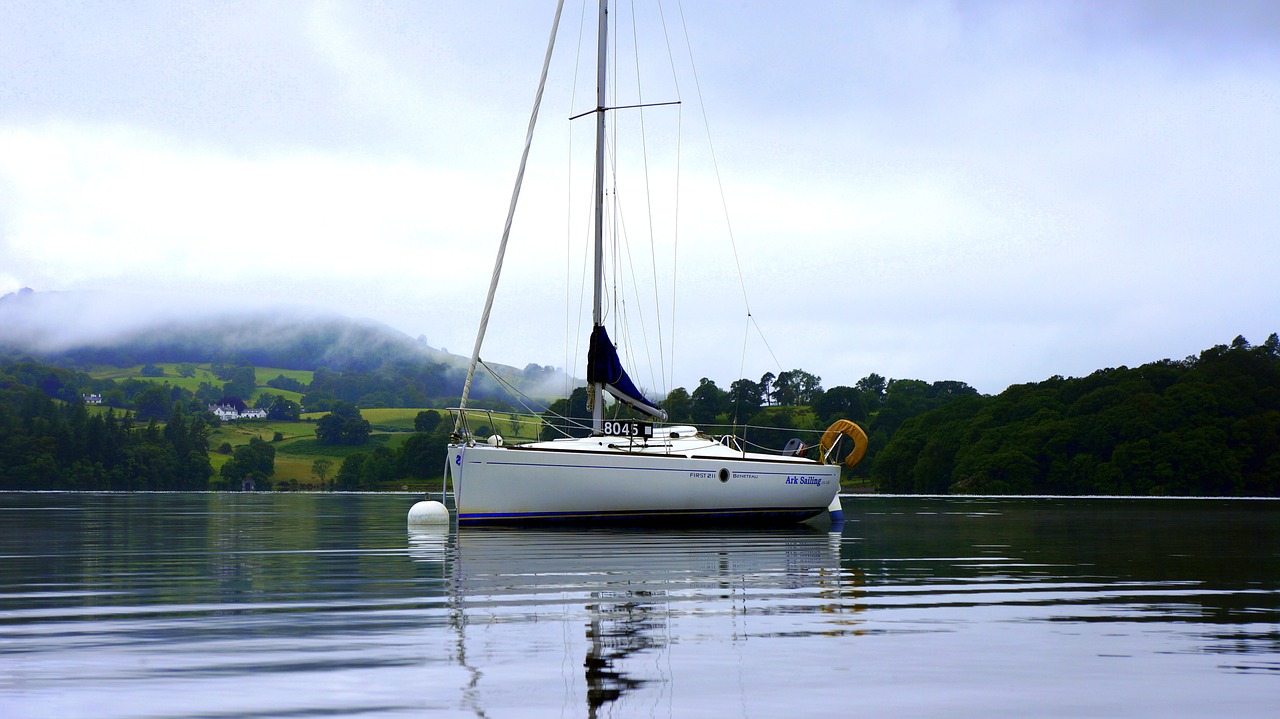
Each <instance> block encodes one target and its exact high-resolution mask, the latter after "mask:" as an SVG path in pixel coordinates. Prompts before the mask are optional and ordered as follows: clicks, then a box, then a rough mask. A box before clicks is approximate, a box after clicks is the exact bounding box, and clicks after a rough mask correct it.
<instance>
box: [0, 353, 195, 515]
mask: <svg viewBox="0 0 1280 719" xmlns="http://www.w3.org/2000/svg"><path fill="white" fill-rule="evenodd" d="M208 432H209V428H208V425H207V424H206V423H205V421H204V418H203V417H201V416H199V415H196V416H188V415H187V414H186V413H185V412H184V411H183V409H182V406H181V405H180V404H178V405H174V406H173V407H172V413H171V414H170V415H169V417H168V418H167V421H166V422H165V424H164V426H163V427H161V426H159V425H158V424H157V423H156V422H155V421H151V422H148V423H147V424H145V425H138V424H136V423H135V422H134V417H133V415H131V414H129V413H124V414H117V413H116V412H115V411H114V410H107V411H106V412H105V413H90V412H89V411H88V409H87V408H86V407H85V406H84V404H83V403H82V402H79V401H76V402H74V403H65V402H55V401H54V400H53V399H51V398H50V397H49V396H48V395H47V394H46V393H45V392H44V391H42V390H40V389H38V388H34V387H28V386H24V385H21V384H18V383H16V382H14V381H13V379H12V377H11V376H10V377H3V376H0V489H5V490H49V489H61V490H89V489H92V490H120V491H125V490H128V491H135V490H202V489H207V488H209V479H210V477H211V476H212V475H213V470H212V468H211V466H210V464H209V446H208Z"/></svg>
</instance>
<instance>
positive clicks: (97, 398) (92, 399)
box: [84, 394, 102, 404]
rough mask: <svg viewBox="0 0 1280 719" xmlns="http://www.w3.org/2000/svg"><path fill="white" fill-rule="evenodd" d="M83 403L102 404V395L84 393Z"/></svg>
mask: <svg viewBox="0 0 1280 719" xmlns="http://www.w3.org/2000/svg"><path fill="white" fill-rule="evenodd" d="M84 403H85V404H102V395H100V394H86V395H84Z"/></svg>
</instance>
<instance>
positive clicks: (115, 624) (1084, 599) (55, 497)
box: [0, 493, 1280, 719]
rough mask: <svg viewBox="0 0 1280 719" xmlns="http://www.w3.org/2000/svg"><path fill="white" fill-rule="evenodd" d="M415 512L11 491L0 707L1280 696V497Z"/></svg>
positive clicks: (1053, 703) (1206, 712)
mask: <svg viewBox="0 0 1280 719" xmlns="http://www.w3.org/2000/svg"><path fill="white" fill-rule="evenodd" d="M412 501H413V498H410V497H408V496H400V497H396V496H385V495H268V494H263V495H217V494H170V495H124V494H121V495H99V494H37V495H19V494H3V493H0V562H3V563H4V564H3V568H4V571H3V572H0V716H3V717H8V716H90V715H91V716H95V717H98V718H99V719H111V718H114V717H140V716H145V717H148V719H162V718H166V717H191V716H204V717H267V716H279V717H284V716H362V717H409V716H423V715H431V716H437V715H448V716H486V717H498V716H519V717H522V718H524V717H531V716H533V717H536V716H547V717H576V716H593V715H595V716H606V715H611V716H633V715H642V716H645V715H648V716H653V715H665V716H707V715H726V714H727V715H736V716H754V717H762V716H790V715H804V716H808V715H816V714H821V713H836V714H841V713H849V708H850V706H851V705H850V702H851V701H852V700H854V699H856V702H857V704H856V706H857V708H858V710H859V711H860V713H869V714H887V715H891V716H940V715H956V714H959V715H964V716H1019V715H1026V714H1037V715H1053V716H1063V717H1067V716H1130V717H1164V716H1172V715H1179V716H1221V715H1224V714H1225V715H1243V716H1256V715H1261V714H1265V713H1266V712H1267V711H1270V710H1271V709H1273V705H1274V697H1275V691H1276V687H1277V685H1276V683H1275V682H1276V681H1280V502H1232V501H1218V500H1203V501H1200V500H1196V501H1193V500H1183V501H1171V500H1133V499H1131V500H1089V499H1072V500H1057V499H1052V498H1043V499H974V498H918V497H917V498H886V497H874V498H854V499H851V500H850V501H847V502H846V512H847V514H848V517H849V521H848V522H846V524H845V526H844V529H843V532H842V533H841V534H828V533H826V532H823V531H815V530H813V529H809V528H806V527H803V526H801V527H794V528H787V529H782V530H774V531H748V532H734V531H727V530H705V531H699V530H681V531H625V530H586V529H562V530H552V531H537V530H517V529H512V530H504V529H498V528H491V529H480V528H475V529H471V528H468V529H464V530H462V531H460V532H459V531H455V530H451V529H448V528H446V529H444V530H443V531H435V532H431V531H413V532H408V533H406V526H405V521H404V514H405V511H406V510H407V507H408V506H409V505H410V504H411V503H412Z"/></svg>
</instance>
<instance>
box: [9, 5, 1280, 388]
mask: <svg viewBox="0 0 1280 719" xmlns="http://www.w3.org/2000/svg"><path fill="white" fill-rule="evenodd" d="M553 10H554V3H552V2H546V3H542V2H539V3H532V2H514V1H513V2H496V1H483V0H482V1H477V0H467V1H465V2H461V1H460V2H428V1H423V2H341V1H333V2H261V1H256V2H201V3H184V2H169V1H165V2H119V3H110V2H108V3H103V2H76V1H74V0H73V1H70V2H51V1H49V0H36V1H34V2H22V1H21V0H7V1H6V2H3V3H0V294H3V293H6V292H12V291H14V290H17V289H18V288H21V287H32V288H34V289H36V290H37V291H53V290H126V289H128V290H133V291H145V292H148V293H173V294H177V295H181V296H182V297H184V298H186V299H187V301H194V300H199V301H200V302H204V301H205V300H207V301H208V302H209V303H210V304H213V305H217V304H221V303H228V304H229V303H235V304H237V305H240V304H243V303H245V302H246V301H247V300H248V301H251V302H253V303H258V304H262V305H270V304H273V303H280V302H288V303H292V304H306V305H315V306H318V307H323V308H328V309H332V310H336V311H338V312H341V313H343V314H346V315H350V316H355V317H367V318H372V319H376V320H380V321H383V322H385V323H387V324H389V325H391V326H392V327H395V328H397V329H400V330H402V331H404V332H406V333H408V334H410V335H413V336H418V335H425V336H426V338H427V340H428V341H429V342H430V343H431V344H432V345H433V346H435V347H444V348H447V349H449V350H450V351H452V352H455V353H459V354H467V353H469V351H470V347H471V344H472V342H473V339H474V333H475V328H476V323H477V321H478V318H479V314H480V309H481V306H482V302H483V298H484V292H485V289H486V287H487V285H488V281H489V276H490V274H491V271H492V263H493V257H494V252H495V250H496V247H497V243H498V240H499V238H500V237H501V233H502V226H503V220H504V216H505V212H506V207H507V203H508V201H509V194H510V189H511V185H512V182H513V180H514V176H515V171H516V167H517V162H518V160H519V154H520V149H521V146H522V143H523V139H524V132H525V126H526V124H527V121H528V113H529V109H530V106H531V103H532V99H533V93H534V90H535V88H536V85H537V77H538V72H539V69H540V66H541V62H542V55H543V51H544V49H545V46H546V42H547V36H548V32H549V30H550V26H551V18H552V13H553ZM663 10H664V14H665V17H666V22H667V26H668V31H669V32H670V33H671V36H672V43H674V45H675V46H676V47H677V51H676V52H675V54H676V55H677V56H680V55H681V54H682V53H684V54H686V55H687V52H685V51H684V50H682V49H679V48H681V47H682V46H683V43H684V36H685V33H686V32H687V36H688V42H689V46H690V47H691V48H692V57H693V62H694V65H695V66H696V68H697V81H696V84H695V83H694V82H692V81H682V82H681V86H680V88H679V91H678V92H679V96H680V99H681V100H682V102H683V103H684V104H682V105H681V106H680V108H679V109H677V110H668V111H663V110H660V109H658V108H653V109H650V110H647V111H646V112H645V115H644V120H645V122H646V126H648V123H650V122H652V123H653V124H654V127H656V126H657V124H658V121H659V120H663V119H666V120H670V119H671V118H673V117H678V118H680V119H679V122H680V128H681V132H682V133H684V134H682V135H681V137H682V138H683V137H684V136H685V134H687V135H688V137H689V138H692V139H701V138H703V137H705V135H706V128H709V129H710V136H711V139H712V141H713V143H714V149H715V159H716V161H717V165H716V166H712V169H710V170H708V169H705V168H706V167H708V166H709V165H707V164H706V163H704V165H703V166H702V168H703V169H698V166H697V165H696V163H694V162H692V161H691V162H690V164H689V165H688V166H687V168H686V169H684V170H682V175H681V178H682V179H681V182H682V183H685V186H686V187H687V188H688V189H689V190H690V191H691V196H692V195H693V194H694V192H695V191H698V190H707V189H708V188H715V187H717V186H721V187H723V196H724V200H723V205H722V204H721V200H720V199H719V194H718V192H717V193H710V196H709V199H706V200H703V199H690V197H686V196H685V195H682V199H681V206H680V213H681V218H682V222H689V223H690V227H691V228H692V229H683V230H681V236H680V250H679V252H680V255H679V259H678V263H677V265H676V266H677V268H678V278H679V279H680V280H687V281H688V284H687V285H684V284H678V285H677V287H678V290H677V294H675V295H673V296H674V297H676V300H675V308H676V309H675V317H674V320H672V319H671V317H670V316H669V315H668V316H666V317H665V318H664V319H663V320H662V322H663V326H662V328H661V329H662V331H663V332H667V333H669V332H670V331H671V330H672V329H673V326H674V332H675V337H674V341H672V340H670V339H667V340H664V341H663V345H662V346H661V349H657V348H656V340H653V339H652V338H651V343H653V344H654V345H655V349H651V350H650V351H649V353H648V354H647V355H646V356H647V357H650V359H649V360H647V361H646V362H645V364H656V365H659V369H657V370H653V369H643V368H642V369H640V370H639V371H637V372H636V373H635V374H637V375H638V376H637V379H638V381H639V382H640V383H641V384H643V385H645V386H648V387H650V388H654V387H655V386H657V389H658V390H659V391H662V390H666V389H669V388H670V387H671V386H685V387H689V388H692V387H694V386H696V385H697V382H698V379H699V378H700V377H710V378H712V379H714V380H716V381H717V383H718V384H720V385H721V386H722V387H727V386H728V384H729V383H730V382H731V381H732V380H733V379H735V378H737V377H740V376H745V377H748V378H752V379H755V378H758V377H759V376H760V375H761V374H763V373H764V372H766V371H772V372H775V373H776V372H777V371H778V370H779V368H780V366H781V369H791V368H796V367H798V368H803V369H805V370H808V371H810V372H812V373H814V374H817V375H820V376H821V377H822V379H823V385H824V386H826V387H831V386H835V385H840V384H849V385H851V384H853V383H854V382H856V381H857V380H858V379H859V378H861V377H863V376H865V375H867V374H868V373H871V372H877V373H880V374H882V375H885V376H887V377H895V378H902V377H907V378H918V379H923V380H927V381H935V380H944V379H957V380H962V381H966V382H968V383H970V384H972V385H973V386H975V387H977V388H978V389H979V390H981V391H983V392H988V393H995V392H999V391H1001V390H1003V389H1004V388H1005V387H1007V386H1008V385H1010V384H1014V383H1021V382H1031V381H1039V380H1042V379H1045V378H1047V377H1050V376H1052V375H1064V376H1079V375H1084V374H1088V373H1089V372H1091V371H1093V370H1094V369H1097V368H1099V367H1109V366H1118V365H1122V364H1123V365H1136V364H1141V363H1143V362H1148V361H1152V360H1156V359H1161V358H1165V357H1172V358H1181V357H1184V356H1186V355H1188V354H1193V353H1196V352H1198V351H1199V350H1201V349H1203V348H1205V347H1208V346H1212V345H1214V344H1219V343H1226V342H1230V341H1231V339H1232V338H1233V337H1235V336H1236V335H1237V334H1243V335H1245V336H1246V337H1247V338H1248V339H1249V340H1251V341H1253V342H1255V343H1260V342H1262V341H1263V340H1264V339H1265V338H1266V336H1267V335H1268V334H1270V333H1271V332H1273V331H1278V330H1280V312H1278V311H1277V308H1280V280H1278V278H1280V4H1276V3H1274V2H1212V3H1210V2H1171V1H1167V0H1155V1H1152V2H1117V1H1107V2H1087V1H1083V0H1072V1H1069V2H1034V1H1026V2H805V1H803V0H800V1H798V2H787V3H778V2H763V1H761V2H753V1H741V0H740V1H737V2H697V3H693V2H691V3H688V6H687V7H684V8H683V9H681V8H680V6H679V5H678V4H677V3H676V2H675V0H666V1H665V2H664V4H663ZM565 12H566V15H565V20H564V25H563V29H562V32H561V36H560V40H559V50H560V51H562V52H563V56H562V58H563V59H557V61H556V64H555V65H554V66H553V70H552V71H553V74H554V73H556V72H557V71H560V73H561V74H563V75H566V76H568V77H570V79H571V77H572V75H571V73H572V72H573V68H574V67H575V55H576V53H577V52H578V45H579V39H578V38H579V25H580V23H579V13H580V8H579V7H578V3H569V7H567V8H566V11H565ZM642 12H646V13H648V12H649V11H642V10H639V9H637V10H636V14H637V15H640V14H641V13H642ZM618 14H619V16H625V17H630V15H631V10H630V7H629V6H628V5H623V7H622V8H620V9H619V11H618ZM681 14H683V24H682V23H681ZM649 15H652V13H649ZM639 22H640V24H641V25H645V24H646V22H650V21H639ZM652 42H653V44H652V46H650V45H649V44H646V45H645V46H644V50H643V53H641V54H644V53H647V52H648V51H649V50H650V49H652V48H657V47H663V48H664V49H663V50H662V57H661V58H660V59H659V62H660V64H661V63H667V62H668V61H667V59H666V57H665V53H666V51H665V45H664V44H665V42H666V41H665V40H662V39H658V40H654V41H652ZM585 46H586V50H584V52H593V51H594V50H593V48H592V47H591V43H590V42H587V43H585ZM628 52H631V51H630V50H628ZM633 54H634V53H633ZM655 54H657V53H655ZM645 57H647V55H645ZM588 64H589V63H588ZM668 72H669V71H668ZM620 74H625V72H624V71H620ZM556 82H557V80H555V79H554V78H553V89H551V90H549V91H548V92H549V94H548V98H547V100H546V104H545V105H544V109H543V114H542V125H541V127H542V128H546V129H547V132H558V131H559V130H561V129H563V127H564V126H567V125H569V123H568V122H566V120H567V118H568V117H569V115H571V114H574V113H576V112H580V111H583V110H586V109H589V107H590V105H591V104H592V102H591V99H590V97H589V90H588V91H587V92H586V93H585V94H584V93H583V91H581V90H580V91H579V94H578V95H577V96H573V95H571V94H570V91H569V83H568V82H565V81H559V82H560V84H559V85H556V84H554V83H556ZM579 85H580V86H581V85H582V82H581V80H580V81H579ZM652 87H653V89H652V90H648V89H646V90H645V91H644V93H645V94H644V97H643V99H644V100H645V101H648V102H655V101H661V100H667V99H673V98H672V97H671V93H674V92H676V91H675V90H669V89H667V88H665V87H663V86H661V85H658V84H655V85H654V86H652ZM621 94H622V91H620V95H621ZM699 95H700V97H701V103H698V102H697V101H698V99H699ZM630 97H631V96H630V95H627V96H626V97H625V98H623V99H620V100H619V102H622V101H623V100H624V99H630ZM699 104H701V105H702V106H705V115H704V111H703V110H702V109H701V107H695V106H697V105H699ZM636 117H638V115H635V114H634V113H633V116H632V121H634V119H635V118H636ZM704 118H705V119H704ZM584 122H589V120H588V121H583V120H579V121H577V122H576V123H573V124H574V125H575V129H574V132H575V135H574V139H573V143H574V147H575V148H576V147H579V146H586V143H588V142H589V133H588V130H589V129H590V128H589V125H585V124H583V123H584ZM619 122H623V120H620V121H619ZM657 132H658V133H659V136H658V138H657V139H656V140H654V145H653V146H652V148H651V151H652V152H653V153H654V155H653V158H652V160H651V161H652V163H653V165H654V168H655V169H658V170H661V169H663V167H664V163H665V162H666V161H665V160H664V159H663V156H662V154H661V153H662V151H663V149H664V146H663V143H662V138H663V136H662V135H661V134H660V133H661V132H663V131H657ZM670 137H671V136H670V135H668V136H666V138H667V139H668V140H669V139H670ZM538 138H539V139H536V140H535V153H534V156H533V158H532V160H531V169H530V173H531V174H530V177H529V179H527V180H526V183H527V184H526V195H525V197H524V199H522V205H521V210H520V212H519V214H518V215H517V217H516V226H515V228H514V230H513V234H512V247H513V249H512V255H511V256H510V257H509V259H508V264H507V267H506V269H505V270H504V278H503V284H502V286H501V288H500V290H499V300H498V303H497V306H496V308H495V320H494V324H493V326H492V328H491V330H490V339H489V340H488V341H487V342H486V345H485V351H484V352H483V353H482V354H483V356H484V357H485V358H486V359H488V360H491V361H495V362H502V363H507V364H515V365H518V366H523V365H524V364H526V363H529V362H536V363H539V364H549V365H555V366H557V367H563V366H565V365H566V364H568V365H570V369H571V370H572V371H574V372H575V373H576V374H579V375H581V374H582V373H583V369H582V368H581V367H576V366H573V365H574V364H575V362H576V361H575V360H572V359H567V357H568V356H569V355H571V354H572V353H573V351H574V349H573V342H566V339H565V337H566V325H567V321H566V289H565V285H564V280H563V278H564V276H565V274H566V268H567V273H568V274H570V275H574V276H575V277H576V273H577V272H578V269H577V268H579V265H577V264H575V263H577V262H579V261H580V259H579V258H577V256H576V255H574V254H573V253H572V251H569V254H570V257H569V259H566V252H567V250H566V245H565V243H566V240H565V230H564V225H565V224H566V223H568V224H571V225H574V226H575V228H576V226H577V225H578V224H581V223H579V222H578V221H577V219H576V216H574V217H575V218H574V219H572V220H566V216H567V215H568V214H570V213H569V212H567V211H566V208H565V207H564V206H563V200H560V199H557V198H556V197H554V195H555V192H553V190H554V189H557V188H563V187H564V186H565V184H566V182H565V180H564V179H563V176H564V174H565V172H566V168H567V166H568V163H567V157H568V153H567V152H566V151H565V150H564V148H565V147H566V146H565V145H564V144H563V143H564V141H563V140H547V141H544V140H542V139H541V138H542V135H539V136H538ZM681 142H682V146H683V144H684V140H683V139H682V141H681ZM690 144H692V142H691V143H690ZM540 164H542V165H547V166H549V167H550V170H548V174H546V175H539V174H537V173H538V172H539V171H540V170H539V167H538V166H539V165H540ZM715 167H718V170H719V178H718V182H717V179H716V175H715V172H714V169H715ZM588 172H589V169H588V168H582V169H575V170H573V173H575V177H578V178H582V177H586V176H587V173H588ZM539 178H549V179H539ZM651 182H655V183H657V184H661V183H662V182H663V181H661V180H656V181H651ZM582 201H584V200H581V199H575V202H582ZM655 212H657V213H658V216H659V218H661V217H662V215H661V211H655ZM637 214H639V213H633V214H629V215H628V216H627V219H626V223H627V228H628V232H629V233H631V234H633V235H639V234H641V232H640V231H639V230H638V229H637V228H638V227H639V226H640V225H641V224H643V223H642V222H641V221H640V218H638V217H637V216H636V215H637ZM726 215H727V217H728V218H729V221H730V227H731V228H732V245H730V244H728V242H727V240H726V239H725V238H726V237H727V231H726V232H725V233H720V235H722V236H717V232H715V231H713V230H710V229H708V228H710V226H711V224H712V221H713V220H720V221H723V219H724V217H725V216H726ZM659 224H660V219H659ZM646 232H647V231H646ZM659 234H661V232H659ZM704 238H705V239H706V240H707V243H706V245H707V246H706V247H703V246H701V245H700V244H699V241H700V240H702V239H704ZM633 239H634V238H633ZM665 241H666V240H665V239H659V240H656V241H655V242H656V243H657V244H659V245H662V244H663V243H664V242H665ZM645 242H647V240H646V241H645ZM717 243H718V244H717ZM734 247H736V251H737V260H736V261H735V259H734V254H733V248H734ZM653 264H657V265H659V272H660V273H661V272H662V271H663V270H664V269H665V268H666V267H668V266H669V265H670V263H669V261H667V260H657V261H656V262H653ZM649 266H650V260H647V259H645V260H643V261H641V262H638V263H637V267H638V268H639V269H647V268H648V267H649ZM739 266H740V267H741V273H742V274H741V276H742V278H743V280H744V283H745V286H746V296H747V298H748V301H749V306H750V310H751V313H752V319H753V320H754V325H748V323H747V321H746V319H745V316H746V312H745V310H744V309H743V291H742V289H741V285H740V283H739V279H738V278H739V274H738V267H739ZM660 287H663V286H660ZM667 292H668V291H667V290H665V289H660V292H659V293H660V295H665V294H666V293H667ZM576 293H577V290H576V289H575V290H571V291H569V292H568V295H569V296H570V297H571V298H572V299H570V300H569V301H568V305H569V306H570V308H571V309H569V310H568V311H567V312H568V316H569V317H571V318H572V319H573V320H575V321H576V318H577V314H576V313H577V308H578V306H579V305H578V301H577V297H578V294H576ZM664 301H665V300H664ZM166 303H167V300H164V299H161V298H158V299H156V304H157V306H161V305H165V304H166ZM131 311H132V310H131ZM663 311H667V312H669V311H670V308H669V307H668V308H667V309H666V310H663ZM756 326H758V328H759V330H760V332H757V331H756ZM749 328H750V331H748V329H749ZM644 331H645V333H646V334H651V335H656V334H657V333H658V328H657V327H656V326H647V327H646V328H645V330H644ZM573 334H576V331H575V332H574V333H573ZM632 334H638V331H637V330H636V329H635V328H634V327H633V328H632ZM761 334H762V335H763V340H761V339H760V338H761ZM765 341H767V347H766V346H765V344H764V342H765ZM673 344H674V363H672V362H671V361H670V360H666V361H663V362H659V361H658V360H657V358H656V356H653V355H654V354H656V353H657V354H660V353H666V354H672V350H673V347H672V345H673ZM744 345H745V352H744ZM775 358H776V361H775ZM655 376H659V377H664V378H666V379H654V377H655Z"/></svg>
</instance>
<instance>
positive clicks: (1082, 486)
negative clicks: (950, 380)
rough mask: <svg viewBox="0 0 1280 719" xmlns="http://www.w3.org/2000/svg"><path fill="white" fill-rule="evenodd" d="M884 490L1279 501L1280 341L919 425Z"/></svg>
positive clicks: (1060, 387) (955, 409)
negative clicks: (1245, 497)
mask: <svg viewBox="0 0 1280 719" xmlns="http://www.w3.org/2000/svg"><path fill="white" fill-rule="evenodd" d="M872 480H873V481H874V483H875V486H876V487H877V488H878V489H879V490H880V491H883V492H903V493H939V494H945V493H957V494H959V493H963V494H1064V495H1078V494H1102V495H1179V496H1182V495H1192V496H1194V495H1211V496H1268V497H1274V496H1280V340H1278V339H1277V337H1276V335H1275V334H1272V335H1271V336H1270V337H1269V338H1268V339H1267V341H1266V342H1265V343H1264V344H1263V345H1261V346H1258V347H1253V346H1250V344H1249V343H1248V341H1246V340H1245V339H1244V338H1243V337H1237V338H1236V340H1235V341H1234V342H1232V343H1231V345H1230V346H1226V345H1220V346H1217V347H1213V348H1211V349H1207V350H1205V351H1204V352H1202V353H1200V355H1199V356H1198V357H1189V358H1187V359H1185V360H1181V361H1172V360H1165V361H1161V362H1153V363H1150V364H1145V365H1142V366H1141V367H1136V368H1133V369H1129V368H1126V367H1119V368H1116V369H1106V370H1099V371H1097V372H1095V373H1093V374H1091V375H1089V376H1088V377H1082V378H1075V379H1064V378H1062V377H1054V378H1052V379H1049V380H1046V381H1044V382H1038V383H1033V384H1026V385H1017V386H1014V387H1010V388H1009V389H1007V390H1006V391H1004V392H1002V393H1000V394H999V395H996V396H994V397H978V396H974V397H965V398H961V399H960V400H958V401H955V402H951V403H948V404H946V405H945V406H942V407H939V408H937V409H934V410H931V411H929V412H925V413H923V414H921V415H919V416H916V417H913V418H911V419H908V420H906V421H904V422H903V423H902V427H901V428H900V429H899V430H898V431H897V432H895V433H894V435H893V439H892V440H891V441H890V442H889V443H888V445H887V446H885V447H884V449H883V450H882V451H881V452H880V454H879V456H878V457H877V458H876V460H875V463H874V465H873V468H872Z"/></svg>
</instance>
